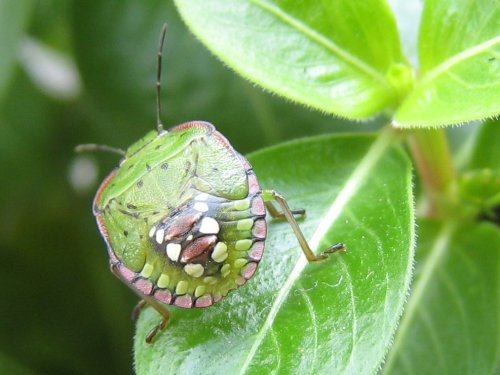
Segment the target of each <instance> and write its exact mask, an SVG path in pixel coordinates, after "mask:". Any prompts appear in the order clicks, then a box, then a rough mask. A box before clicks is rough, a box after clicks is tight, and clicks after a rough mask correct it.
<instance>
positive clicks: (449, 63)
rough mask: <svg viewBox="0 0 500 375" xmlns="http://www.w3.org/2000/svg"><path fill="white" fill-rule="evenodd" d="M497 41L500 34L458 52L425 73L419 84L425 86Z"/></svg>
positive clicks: (498, 41) (499, 40) (499, 38)
mask: <svg viewBox="0 0 500 375" xmlns="http://www.w3.org/2000/svg"><path fill="white" fill-rule="evenodd" d="M497 43H500V36H497V37H495V38H493V39H489V40H487V41H486V42H483V43H481V44H478V45H477V46H474V47H472V48H469V49H466V50H464V51H462V52H460V53H457V54H456V55H454V56H452V57H451V58H449V59H447V60H445V61H444V62H443V63H442V64H439V65H438V66H436V67H435V68H434V69H432V70H431V71H429V72H428V73H427V74H425V75H424V76H423V77H422V80H421V81H420V83H419V84H418V85H419V86H423V85H425V84H427V83H429V82H430V81H432V80H434V79H435V78H436V77H437V76H439V75H441V74H444V73H446V72H448V71H449V70H450V68H451V67H453V66H454V65H457V64H459V63H461V62H463V61H465V60H467V59H469V58H471V57H474V56H475V55H478V54H479V53H481V52H483V51H486V50H487V49H489V48H491V47H493V46H494V45H495V44H497Z"/></svg>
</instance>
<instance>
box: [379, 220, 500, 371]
mask: <svg viewBox="0 0 500 375" xmlns="http://www.w3.org/2000/svg"><path fill="white" fill-rule="evenodd" d="M419 232H420V234H419V239H420V244H419V248H418V251H417V254H418V259H417V260H418V262H417V264H418V266H417V270H416V279H415V282H414V284H413V292H412V295H411V297H410V300H409V302H408V306H407V308H406V310H405V313H404V315H403V319H402V321H401V325H400V328H399V331H398V333H397V335H396V339H395V342H394V346H393V348H392V351H391V353H390V355H389V358H388V362H387V364H386V366H385V369H384V371H383V373H384V374H398V375H399V374H477V375H482V374H485V375H486V374H488V375H489V374H497V373H498V370H499V368H500V360H499V358H500V313H499V312H500V272H499V271H500V252H499V251H498V250H499V249H500V230H499V229H498V227H497V226H494V225H492V224H489V223H480V224H470V225H456V226H454V225H450V224H445V225H442V224H440V223H436V222H427V221H424V222H422V223H420V225H419Z"/></svg>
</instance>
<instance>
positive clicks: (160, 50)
mask: <svg viewBox="0 0 500 375" xmlns="http://www.w3.org/2000/svg"><path fill="white" fill-rule="evenodd" d="M167 29H168V27H167V24H166V23H165V24H163V28H162V29H161V34H160V44H159V46H158V62H157V63H158V66H157V69H156V127H157V129H158V133H160V132H162V131H163V124H162V122H161V65H162V55H163V44H164V42H165V35H166V34H167Z"/></svg>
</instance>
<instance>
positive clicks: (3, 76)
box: [0, 0, 32, 99]
mask: <svg viewBox="0 0 500 375" xmlns="http://www.w3.org/2000/svg"><path fill="white" fill-rule="evenodd" d="M31 7H32V1H31V0H18V1H10V0H0V99H1V98H2V96H3V93H4V91H5V89H6V87H7V85H8V83H9V80H10V77H11V75H12V72H13V66H14V63H15V61H16V56H17V53H18V51H19V43H20V41H21V38H22V36H23V33H24V28H25V27H26V24H27V21H28V18H29V15H30V11H31Z"/></svg>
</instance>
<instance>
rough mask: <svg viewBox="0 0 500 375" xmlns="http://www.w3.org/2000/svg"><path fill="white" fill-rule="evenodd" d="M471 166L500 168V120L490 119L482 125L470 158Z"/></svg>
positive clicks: (472, 167) (473, 167) (475, 167)
mask: <svg viewBox="0 0 500 375" xmlns="http://www.w3.org/2000/svg"><path fill="white" fill-rule="evenodd" d="M469 168H470V169H478V168H490V169H500V121H499V120H490V121H487V122H485V123H484V124H482V125H481V128H480V130H479V134H478V136H477V139H476V142H475V145H474V151H473V153H472V155H471V158H470V163H469Z"/></svg>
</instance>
